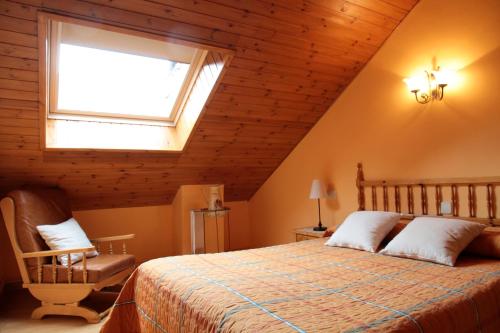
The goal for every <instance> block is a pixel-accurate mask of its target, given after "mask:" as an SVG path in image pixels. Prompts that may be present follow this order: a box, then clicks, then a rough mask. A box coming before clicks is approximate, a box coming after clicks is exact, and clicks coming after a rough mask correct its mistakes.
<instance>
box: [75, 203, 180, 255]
mask: <svg viewBox="0 0 500 333" xmlns="http://www.w3.org/2000/svg"><path fill="white" fill-rule="evenodd" d="M73 215H74V217H75V219H76V220H77V221H78V222H79V223H80V225H81V226H82V228H83V230H85V232H86V233H87V236H88V237H89V238H94V237H104V236H113V235H125V234H131V233H133V234H135V239H133V240H130V241H127V251H128V252H129V253H132V254H134V255H135V256H136V258H137V261H138V262H139V263H141V262H144V261H146V260H149V259H151V258H159V257H165V256H169V255H173V253H174V250H173V246H172V243H173V235H172V231H171V230H172V228H173V219H172V206H167V205H165V206H150V207H133V208H113V209H99V210H84V211H76V212H73Z"/></svg>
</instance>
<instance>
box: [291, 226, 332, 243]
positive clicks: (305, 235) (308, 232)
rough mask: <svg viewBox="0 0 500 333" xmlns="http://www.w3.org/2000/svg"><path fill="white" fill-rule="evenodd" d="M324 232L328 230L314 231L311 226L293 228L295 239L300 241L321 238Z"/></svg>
mask: <svg viewBox="0 0 500 333" xmlns="http://www.w3.org/2000/svg"><path fill="white" fill-rule="evenodd" d="M325 232H328V230H325V231H314V230H313V227H307V228H299V229H295V241H296V242H300V241H303V240H308V239H315V238H322V237H324V234H325Z"/></svg>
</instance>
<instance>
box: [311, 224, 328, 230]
mask: <svg viewBox="0 0 500 333" xmlns="http://www.w3.org/2000/svg"><path fill="white" fill-rule="evenodd" d="M326 229H327V228H326V227H325V226H323V225H322V226H321V227H319V226H316V227H314V228H313V230H314V231H325V230H326Z"/></svg>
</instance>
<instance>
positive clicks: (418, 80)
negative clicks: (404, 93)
mask: <svg viewBox="0 0 500 333" xmlns="http://www.w3.org/2000/svg"><path fill="white" fill-rule="evenodd" d="M451 74H452V73H451V72H450V71H448V70H442V69H441V68H440V67H439V66H435V65H434V66H433V69H432V70H430V71H427V70H426V71H424V72H422V73H420V74H418V75H414V76H411V77H408V78H406V79H404V80H403V81H404V82H405V83H406V85H407V86H408V89H409V90H410V92H412V93H413V94H414V95H415V100H416V101H417V102H418V103H420V104H426V103H429V102H430V101H433V100H438V101H440V100H442V99H443V97H444V88H445V87H446V86H447V85H448V84H449V81H450V77H451Z"/></svg>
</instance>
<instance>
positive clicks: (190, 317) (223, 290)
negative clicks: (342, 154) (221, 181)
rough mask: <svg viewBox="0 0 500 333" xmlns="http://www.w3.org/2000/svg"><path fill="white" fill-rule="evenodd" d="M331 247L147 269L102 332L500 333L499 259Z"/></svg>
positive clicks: (185, 260)
mask: <svg viewBox="0 0 500 333" xmlns="http://www.w3.org/2000/svg"><path fill="white" fill-rule="evenodd" d="M324 242H325V239H315V240H309V241H303V242H297V243H291V244H286V245H279V246H273V247H267V248H261V249H252V250H245V251H236V252H227V253H219V254H203V255H188V256H178V257H168V258H161V259H156V260H151V261H149V262H146V263H144V264H142V265H141V266H139V267H138V268H137V270H136V271H135V272H134V273H133V275H132V276H131V277H130V279H129V280H128V281H127V283H126V284H125V286H124V288H123V290H122V292H121V294H120V296H119V298H118V299H117V302H116V304H115V305H114V308H113V310H112V312H111V314H110V317H109V319H108V321H107V322H106V323H105V325H104V326H103V328H102V331H101V332H103V333H117V332H169V333H171V332H320V331H325V332H431V333H433V332H436V333H437V332H439V333H443V332H485V333H486V332H500V261H499V260H494V259H487V258H480V257H460V258H459V260H458V262H457V265H456V267H448V266H443V265H438V264H434V263H430V262H423V261H418V260H412V259H403V258H395V257H389V256H384V255H381V254H376V253H369V252H365V251H358V250H352V249H345V248H338V247H329V246H325V245H323V243H324Z"/></svg>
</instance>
